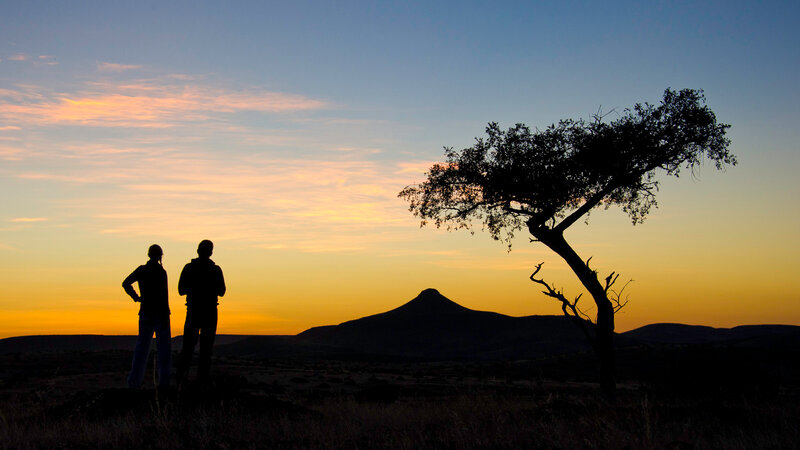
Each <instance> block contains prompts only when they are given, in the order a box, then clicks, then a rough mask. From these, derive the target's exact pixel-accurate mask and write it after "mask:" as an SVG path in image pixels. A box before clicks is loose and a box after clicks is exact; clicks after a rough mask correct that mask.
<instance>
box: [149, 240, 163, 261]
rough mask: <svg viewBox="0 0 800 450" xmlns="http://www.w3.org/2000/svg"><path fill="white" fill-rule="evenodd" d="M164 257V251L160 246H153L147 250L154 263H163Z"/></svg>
mask: <svg viewBox="0 0 800 450" xmlns="http://www.w3.org/2000/svg"><path fill="white" fill-rule="evenodd" d="M163 255H164V250H161V246H160V245H158V244H153V245H151V246H150V248H148V249H147V256H148V257H149V258H150V259H152V260H154V261H161V257H162V256H163Z"/></svg>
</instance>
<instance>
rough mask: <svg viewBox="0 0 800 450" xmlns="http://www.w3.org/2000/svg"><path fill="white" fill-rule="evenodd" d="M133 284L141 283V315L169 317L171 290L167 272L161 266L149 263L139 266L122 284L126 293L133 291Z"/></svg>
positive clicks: (152, 262) (153, 262)
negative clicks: (168, 284) (168, 285)
mask: <svg viewBox="0 0 800 450" xmlns="http://www.w3.org/2000/svg"><path fill="white" fill-rule="evenodd" d="M133 283H139V298H140V302H141V304H140V306H139V315H140V316H147V317H158V316H168V315H169V289H168V288H167V271H166V270H164V268H163V267H161V264H159V263H157V262H155V261H148V262H147V264H144V265H142V266H139V267H137V268H136V270H134V271H133V273H131V274H130V275H128V277H127V278H125V280H124V281H123V282H122V287H123V288H125V291H126V292H131V291H133Z"/></svg>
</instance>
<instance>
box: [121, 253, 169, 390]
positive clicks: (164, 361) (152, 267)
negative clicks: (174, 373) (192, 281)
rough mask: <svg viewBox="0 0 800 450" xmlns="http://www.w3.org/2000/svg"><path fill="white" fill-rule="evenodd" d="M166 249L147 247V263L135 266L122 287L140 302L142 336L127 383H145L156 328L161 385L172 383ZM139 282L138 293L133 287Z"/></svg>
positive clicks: (164, 386)
mask: <svg viewBox="0 0 800 450" xmlns="http://www.w3.org/2000/svg"><path fill="white" fill-rule="evenodd" d="M163 255H164V251H163V250H161V247H160V246H158V245H156V244H153V245H151V246H150V248H149V249H148V250H147V256H148V257H149V258H150V259H149V261H147V264H144V265H141V266H139V267H137V268H136V270H134V271H133V273H131V274H130V275H128V277H127V278H125V280H124V281H123V282H122V288H123V289H125V292H126V293H127V294H128V295H130V297H131V298H132V299H133V301H134V302H139V336H138V337H137V338H136V348H135V349H134V351H133V363H132V364H131V372H130V374H129V375H128V386H129V387H131V388H138V387H140V386H141V385H142V380H143V379H144V371H145V368H146V367H147V355H148V354H149V353H150V341H151V340H152V339H153V332H155V334H156V348H157V350H158V386H159V387H160V388H166V387H169V375H170V370H171V363H170V358H171V356H172V339H171V334H170V324H169V314H170V313H169V290H168V288H167V271H166V270H164V267H162V266H161V257H162V256H163ZM133 283H138V284H139V293H137V292H136V290H135V289H134V288H133Z"/></svg>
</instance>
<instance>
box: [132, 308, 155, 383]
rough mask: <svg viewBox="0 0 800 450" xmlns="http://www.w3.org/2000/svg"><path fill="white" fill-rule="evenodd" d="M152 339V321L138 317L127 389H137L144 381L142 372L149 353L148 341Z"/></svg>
mask: <svg viewBox="0 0 800 450" xmlns="http://www.w3.org/2000/svg"><path fill="white" fill-rule="evenodd" d="M151 339H153V320H152V319H150V318H148V317H139V335H138V336H137V338H136V348H135V349H134V350H133V363H131V372H130V374H128V387H131V388H138V387H139V386H141V385H142V380H143V379H144V370H145V368H146V367H147V356H148V354H149V353H150V340H151Z"/></svg>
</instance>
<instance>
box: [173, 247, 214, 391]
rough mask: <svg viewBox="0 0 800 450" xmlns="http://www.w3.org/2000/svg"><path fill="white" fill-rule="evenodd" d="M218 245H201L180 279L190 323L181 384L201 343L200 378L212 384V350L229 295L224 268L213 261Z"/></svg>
mask: <svg viewBox="0 0 800 450" xmlns="http://www.w3.org/2000/svg"><path fill="white" fill-rule="evenodd" d="M213 251H214V244H213V243H212V242H211V241H209V240H203V241H201V242H200V245H198V246H197V258H195V259H193V260H191V262H189V263H188V264H186V266H184V268H183V271H182V272H181V277H180V279H179V280H178V294H180V295H185V296H186V323H185V325H184V327H183V348H182V349H181V354H180V357H179V360H178V367H177V374H176V376H177V379H178V381H177V382H178V384H181V383H182V382H183V381H184V379H185V378H186V376H187V374H188V371H189V365H190V363H191V360H192V354H193V353H194V347H195V345H197V341H198V337H199V340H200V357H199V361H198V364H197V379H198V380H200V381H202V382H208V378H209V372H210V369H211V350H212V348H213V347H214V339H215V337H216V335H217V318H218V314H217V305H218V304H219V297H222V296H223V295H225V279H224V277H223V276H222V269H220V267H219V266H218V265H216V264H215V263H214V261H212V260H211V254H212V253H213Z"/></svg>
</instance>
